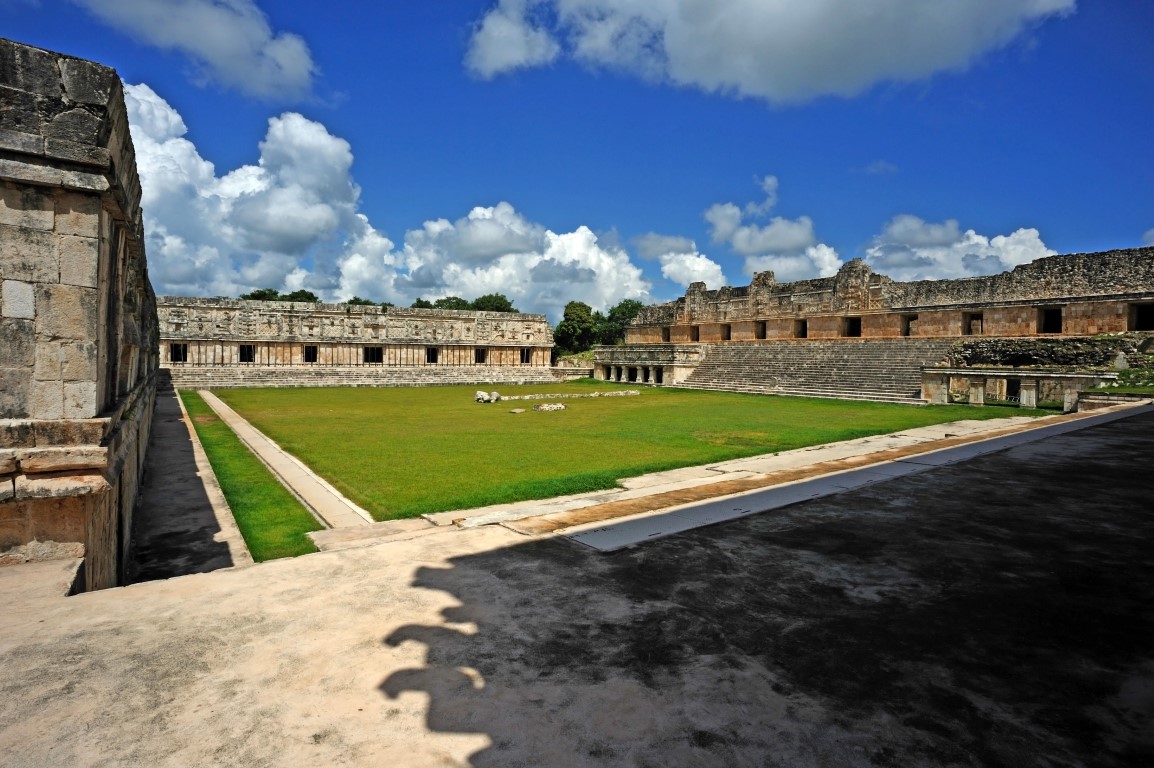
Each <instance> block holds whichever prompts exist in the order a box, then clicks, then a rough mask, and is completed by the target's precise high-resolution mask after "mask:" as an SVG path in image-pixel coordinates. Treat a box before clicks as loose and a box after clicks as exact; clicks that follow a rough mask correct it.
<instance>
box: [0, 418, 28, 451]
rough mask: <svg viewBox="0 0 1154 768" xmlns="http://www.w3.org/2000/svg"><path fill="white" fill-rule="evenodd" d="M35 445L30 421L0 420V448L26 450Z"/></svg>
mask: <svg viewBox="0 0 1154 768" xmlns="http://www.w3.org/2000/svg"><path fill="white" fill-rule="evenodd" d="M33 445H36V431H35V430H34V429H33V426H32V422H31V421H23V420H17V419H3V420H0V448H27V447H31V446H33Z"/></svg>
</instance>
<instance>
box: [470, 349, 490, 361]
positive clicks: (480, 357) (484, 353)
mask: <svg viewBox="0 0 1154 768" xmlns="http://www.w3.org/2000/svg"><path fill="white" fill-rule="evenodd" d="M488 359H489V350H487V349H485V348H484V347H477V348H476V349H474V350H473V362H474V363H475V364H476V365H484V364H485V363H486V362H487V361H488Z"/></svg>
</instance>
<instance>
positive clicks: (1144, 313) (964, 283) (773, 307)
mask: <svg viewBox="0 0 1154 768" xmlns="http://www.w3.org/2000/svg"><path fill="white" fill-rule="evenodd" d="M1128 330H1154V248H1133V249H1127V250H1118V251H1107V252H1103V253H1078V254H1070V255H1065V256H1052V257H1049V258H1043V259H1038V260H1036V261H1033V262H1031V263H1029V264H1023V265H1021V266H1018V267H1015V268H1014V269H1013V270H1011V271H1009V272H1003V273H1001V274H997V275H991V276H987V277H972V278H965V279H960V280H920V281H914V282H905V283H903V282H897V281H895V280H892V279H891V278H889V277H887V276H885V275H882V274H878V273H876V272H874V271H873V270H872V269H870V267H869V266H868V265H867V264H866V263H865V262H863V261H862V260H860V259H854V260H853V261H850V262H849V263H847V264H845V265H844V266H843V267H842V268H841V269H840V270H839V271H838V273H837V274H836V275H834V276H833V277H827V278H819V279H816V280H801V281H797V282H793V283H778V282H777V281H776V280H775V279H774V276H773V273H772V272H760V273H758V274H756V275H754V278H753V281H752V282H751V284H750V285H748V286H743V287H736V288H735V287H729V286H726V287H723V288H720V289H717V290H712V291H710V290H706V286H705V284H704V283H694V284H692V285H691V286H690V287H689V290H688V291H687V292H686V294H685V296H684V297H682V298H680V299H678V300H676V301H674V302H669V303H667V304H660V305H657V306H653V307H647V308H646V309H645V310H644V311H643V312H642V313H641V314H640V315H639V316H638V317H637V319H636V320H635V321H634V323H633V325H632V326H631V327H630V328H629V329H627V331H626V340H627V341H628V342H629V343H639V344H652V343H674V344H685V343H719V342H725V341H756V340H778V339H793V338H810V339H835V338H847V337H849V338H885V337H901V336H911V337H943V336H970V335H974V336H1062V335H1067V336H1078V335H1092V334H1096V333H1116V332H1122V331H1128Z"/></svg>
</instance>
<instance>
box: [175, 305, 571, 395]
mask: <svg viewBox="0 0 1154 768" xmlns="http://www.w3.org/2000/svg"><path fill="white" fill-rule="evenodd" d="M157 313H158V317H159V324H160V339H161V344H160V364H161V365H162V366H164V367H166V368H168V369H169V371H170V374H171V376H172V380H173V383H174V384H176V385H177V386H178V387H235V386H245V387H252V386H274V387H294V386H404V385H422V384H458V383H460V384H466V383H467V384H473V383H499V382H505V383H512V382H534V381H540V382H551V381H555V378H554V375H553V373H552V368H551V357H552V351H553V331H552V329H551V328H550V327H549V322H548V320H546V318H545V316H544V315H534V314H521V313H516V312H473V311H464V310H447V309H405V308H400V307H379V306H370V305H363V306H362V305H346V304H311V303H300V302H286V301H242V300H230V299H194V298H181V297H175V296H163V297H161V298H160V299H159V300H158V307H157Z"/></svg>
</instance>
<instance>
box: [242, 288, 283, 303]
mask: <svg viewBox="0 0 1154 768" xmlns="http://www.w3.org/2000/svg"><path fill="white" fill-rule="evenodd" d="M240 297H241V298H242V299H245V300H247V301H280V300H281V296H280V291H278V290H277V289H276V288H257V289H256V290H255V291H249V292H248V293H242V294H241V295H240Z"/></svg>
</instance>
